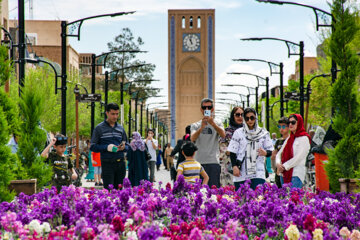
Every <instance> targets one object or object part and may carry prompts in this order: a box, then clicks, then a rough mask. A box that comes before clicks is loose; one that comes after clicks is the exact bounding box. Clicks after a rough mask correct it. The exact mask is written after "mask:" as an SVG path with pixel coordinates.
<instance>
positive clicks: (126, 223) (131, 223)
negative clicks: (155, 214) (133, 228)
mask: <svg viewBox="0 0 360 240" xmlns="http://www.w3.org/2000/svg"><path fill="white" fill-rule="evenodd" d="M133 224H134V220H133V219H132V218H128V219H126V222H125V227H129V226H130V225H133Z"/></svg>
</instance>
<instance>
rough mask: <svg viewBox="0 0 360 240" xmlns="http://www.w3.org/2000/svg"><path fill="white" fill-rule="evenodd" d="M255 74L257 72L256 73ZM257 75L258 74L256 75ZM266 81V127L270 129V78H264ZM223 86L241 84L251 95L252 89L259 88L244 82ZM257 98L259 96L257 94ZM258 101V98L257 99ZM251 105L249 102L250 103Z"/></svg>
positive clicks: (229, 85)
mask: <svg viewBox="0 0 360 240" xmlns="http://www.w3.org/2000/svg"><path fill="white" fill-rule="evenodd" d="M229 74H237V73H229ZM241 74H247V75H253V74H251V73H250V74H249V73H241ZM254 75H255V74H254ZM255 76H257V75H255ZM263 79H265V81H266V129H267V130H269V129H270V116H269V78H268V77H266V78H263ZM222 86H228V87H234V86H240V87H246V88H247V89H248V91H249V95H248V96H249V97H250V95H251V93H250V89H255V90H256V89H257V88H253V87H249V86H245V85H242V84H222ZM256 98H257V96H256ZM256 102H257V99H256ZM248 105H249V104H248Z"/></svg>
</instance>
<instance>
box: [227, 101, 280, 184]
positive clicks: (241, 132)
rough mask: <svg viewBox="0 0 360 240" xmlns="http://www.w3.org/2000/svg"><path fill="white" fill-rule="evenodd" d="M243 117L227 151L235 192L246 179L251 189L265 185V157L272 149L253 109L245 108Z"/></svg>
mask: <svg viewBox="0 0 360 240" xmlns="http://www.w3.org/2000/svg"><path fill="white" fill-rule="evenodd" d="M244 116H245V117H244V118H245V124H244V126H243V127H242V128H239V129H237V130H236V131H235V132H234V135H233V136H232V138H231V141H230V143H229V146H228V149H227V150H228V151H229V152H230V159H231V164H232V166H233V174H234V178H233V181H234V185H235V189H236V190H237V189H238V188H239V186H240V184H243V183H244V182H245V181H246V180H248V179H250V180H251V188H252V189H255V188H256V186H257V185H259V184H263V183H265V162H264V161H265V156H267V157H269V156H271V152H272V150H273V149H274V147H273V144H272V141H271V139H270V134H269V132H268V131H266V130H265V129H264V128H261V127H259V125H258V121H257V114H256V111H255V109H253V108H246V109H245V110H244Z"/></svg>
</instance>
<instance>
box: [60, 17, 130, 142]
mask: <svg viewBox="0 0 360 240" xmlns="http://www.w3.org/2000/svg"><path fill="white" fill-rule="evenodd" d="M133 13H134V12H117V13H111V14H102V15H96V16H91V17H86V18H82V19H78V20H75V21H73V22H67V21H61V35H60V36H61V133H62V134H63V135H66V90H67V87H66V79H67V75H66V68H67V65H66V58H67V49H66V48H67V46H66V40H67V37H77V39H78V40H80V30H81V26H82V24H83V22H84V21H86V20H89V19H94V18H100V17H116V16H121V15H127V14H133ZM69 26H70V32H69V33H70V34H68V32H67V28H68V27H69ZM76 29H77V34H73V31H75V30H76ZM94 91H95V88H94ZM94 91H93V89H91V92H92V93H95V92H94ZM91 135H92V132H91Z"/></svg>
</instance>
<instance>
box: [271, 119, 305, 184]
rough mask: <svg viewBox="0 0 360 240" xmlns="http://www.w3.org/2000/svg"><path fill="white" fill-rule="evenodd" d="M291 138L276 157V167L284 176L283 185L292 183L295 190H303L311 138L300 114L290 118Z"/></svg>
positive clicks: (282, 178)
mask: <svg viewBox="0 0 360 240" xmlns="http://www.w3.org/2000/svg"><path fill="white" fill-rule="evenodd" d="M289 129H290V132H291V133H290V137H288V138H287V139H286V140H285V142H284V144H283V145H282V147H281V149H280V151H279V152H278V153H277V155H276V167H277V171H278V173H280V174H282V177H281V178H280V180H281V183H282V184H284V183H292V187H293V188H302V186H303V182H304V178H305V171H306V167H305V162H306V157H307V155H308V154H309V150H310V143H311V137H310V135H309V134H308V133H307V132H306V131H305V128H304V121H303V118H302V116H301V115H300V114H292V115H290V117H289Z"/></svg>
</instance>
